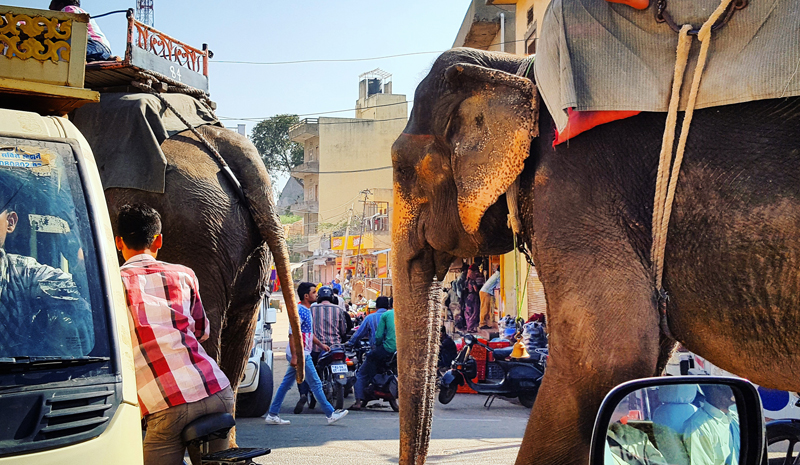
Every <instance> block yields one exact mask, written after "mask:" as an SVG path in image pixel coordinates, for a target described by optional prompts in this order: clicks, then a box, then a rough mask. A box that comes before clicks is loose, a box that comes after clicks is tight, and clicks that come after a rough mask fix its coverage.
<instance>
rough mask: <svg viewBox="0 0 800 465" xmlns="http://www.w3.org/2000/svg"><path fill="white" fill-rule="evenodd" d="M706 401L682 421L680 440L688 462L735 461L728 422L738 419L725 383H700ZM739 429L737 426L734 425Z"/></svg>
mask: <svg viewBox="0 0 800 465" xmlns="http://www.w3.org/2000/svg"><path fill="white" fill-rule="evenodd" d="M702 389H703V394H704V395H705V398H706V400H705V403H704V404H703V407H701V408H700V409H698V410H697V411H696V412H695V413H694V414H693V415H692V416H691V417H689V419H688V420H686V422H685V423H684V424H683V443H684V444H685V445H686V452H688V454H689V458H690V460H691V462H690V463H691V465H721V464H725V465H735V464H738V463H739V453H738V452H739V451H738V448H737V447H736V439H738V438H736V439H734V438H733V434H732V429H731V423H732V422H735V423H738V419H737V418H734V417H735V416H736V410H735V408H733V407H732V406H733V405H734V403H735V400H734V397H733V392H732V391H731V388H729V387H728V386H722V385H702ZM737 430H738V428H737Z"/></svg>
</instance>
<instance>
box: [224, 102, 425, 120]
mask: <svg viewBox="0 0 800 465" xmlns="http://www.w3.org/2000/svg"><path fill="white" fill-rule="evenodd" d="M413 102H414V101H413V100H406V101H404V102H395V103H385V104H383V105H373V106H371V107H364V108H348V109H346V110H331V111H318V112H316V113H304V114H302V115H294V116H297V117H298V118H301V117H303V116H314V115H329V114H331V113H344V112H345V111H357V110H370V109H372V108H381V107H391V106H394V105H403V104H408V103H413ZM273 116H277V115H273ZM269 118H272V116H264V117H260V118H259V117H255V116H253V117H249V118H233V117H229V116H220V117H219V119H221V120H223V119H224V120H240V121H263V120H265V119H269Z"/></svg>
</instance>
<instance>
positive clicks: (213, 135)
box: [105, 126, 302, 392]
mask: <svg viewBox="0 0 800 465" xmlns="http://www.w3.org/2000/svg"><path fill="white" fill-rule="evenodd" d="M198 130H199V131H200V132H201V134H203V135H204V137H206V138H207V139H209V140H210V141H211V143H212V144H214V145H215V146H216V148H217V150H218V151H219V153H220V154H221V155H222V157H223V158H224V159H225V161H226V163H228V165H229V166H230V168H231V170H232V171H233V172H234V173H235V175H236V176H237V178H238V179H239V182H240V183H241V184H242V189H243V191H244V193H245V196H246V198H247V204H244V203H243V202H241V201H240V200H239V197H238V194H237V193H236V190H234V188H233V186H232V184H231V182H230V181H229V180H228V179H227V178H226V177H225V176H224V174H223V173H222V171H221V170H220V167H219V165H218V164H217V163H216V161H215V160H214V159H213V158H212V156H211V154H210V153H208V150H207V149H206V148H205V147H204V146H203V145H202V144H201V143H200V141H199V140H198V139H197V137H196V136H195V135H194V134H192V133H191V132H190V131H184V132H182V133H179V134H177V135H175V136H173V137H171V138H169V139H167V140H165V141H164V142H163V143H162V144H161V148H162V150H163V152H164V155H165V156H166V158H167V164H168V165H167V171H166V187H165V191H164V193H163V194H159V193H153V192H145V191H141V190H135V189H119V188H112V189H106V191H105V195H106V201H107V203H108V209H109V213H110V214H111V220H112V224H114V225H115V227H116V217H117V214H118V212H119V208H120V207H121V206H123V205H125V204H129V203H130V204H132V203H146V204H148V205H150V206H152V207H153V208H155V209H156V210H158V211H159V213H160V214H161V219H162V231H163V233H164V246H163V248H162V249H161V251H160V252H159V255H158V258H159V260H164V261H167V262H173V263H180V264H182V265H185V266H188V267H190V268H192V269H193V270H194V272H195V273H196V274H197V278H198V280H199V282H200V295H201V298H202V299H203V306H204V307H205V309H206V313H207V315H208V319H209V322H210V324H211V337H209V339H208V340H207V341H206V342H204V343H203V347H204V348H205V349H206V351H207V352H208V354H209V355H210V356H211V357H213V358H215V359H216V360H217V361H218V362H219V364H220V368H221V369H222V371H223V372H224V373H225V375H226V376H227V377H228V379H229V380H230V382H231V388H232V389H233V390H234V392H235V390H236V388H237V387H238V385H239V381H240V380H241V377H242V374H243V373H244V368H245V366H246V363H247V357H248V353H249V352H250V349H251V346H252V342H253V335H254V332H255V324H256V319H255V316H256V312H257V310H258V305H259V303H260V301H261V298H262V296H263V295H264V292H265V290H266V283H267V280H268V279H269V270H270V260H269V252H270V251H271V252H272V255H273V257H274V258H275V268H276V270H277V272H278V277H279V279H280V282H281V284H282V289H283V295H284V298H285V300H286V307H287V313H288V314H289V320H290V323H291V325H292V329H293V334H300V332H299V325H300V320H299V317H298V315H297V298H296V297H295V296H294V295H295V291H294V289H293V286H294V284H293V283H292V278H291V272H290V269H289V253H288V250H287V248H286V241H285V239H284V232H283V227H282V226H281V223H280V219H279V218H278V214H277V211H276V210H275V203H274V201H273V199H272V193H271V185H270V181H269V176H268V174H267V171H266V168H265V167H264V164H263V162H262V161H261V158H260V157H259V155H258V152H257V150H256V148H255V147H254V146H253V145H252V144H251V143H250V141H249V140H248V139H247V138H246V137H244V136H241V135H239V134H237V133H235V132H233V131H230V130H228V129H225V128H220V127H215V126H203V127H201V128H199V129H198ZM292 344H296V347H301V346H300V345H299V344H300V341H299V339H298V338H293V339H292ZM294 347H295V346H293V348H294ZM301 350H302V349H301ZM298 363H300V362H298Z"/></svg>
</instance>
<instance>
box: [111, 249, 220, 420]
mask: <svg viewBox="0 0 800 465" xmlns="http://www.w3.org/2000/svg"><path fill="white" fill-rule="evenodd" d="M120 273H121V275H122V283H123V285H124V286H125V291H126V296H127V302H128V321H129V323H130V326H131V336H132V337H131V339H132V340H133V342H134V347H133V361H134V365H135V367H136V390H137V394H138V395H139V406H140V407H141V410H142V415H149V414H151V413H155V412H159V411H161V410H165V409H167V408H169V407H174V406H176V405H182V404H186V403H189V402H196V401H199V400H202V399H205V398H206V397H209V396H212V395H214V394H216V393H218V392H220V391H222V390H223V389H225V388H226V387H228V386H230V382H229V381H228V378H227V377H226V376H225V374H224V373H222V371H221V370H220V369H219V366H218V365H217V363H216V362H215V361H214V360H213V359H212V358H211V357H209V356H208V354H207V353H206V351H205V350H204V349H203V346H201V345H200V342H203V341H205V340H206V339H208V337H209V334H210V328H209V324H208V319H207V318H206V313H205V310H204V309H203V304H202V302H201V301H200V294H199V292H198V288H199V285H198V282H197V276H195V274H194V272H193V271H192V270H191V269H189V268H187V267H185V266H182V265H173V264H171V263H165V262H160V261H158V260H156V259H155V258H153V257H151V256H150V255H146V254H141V255H136V256H134V257H131V258H130V260H128V261H126V262H125V264H124V265H122V267H121V268H120Z"/></svg>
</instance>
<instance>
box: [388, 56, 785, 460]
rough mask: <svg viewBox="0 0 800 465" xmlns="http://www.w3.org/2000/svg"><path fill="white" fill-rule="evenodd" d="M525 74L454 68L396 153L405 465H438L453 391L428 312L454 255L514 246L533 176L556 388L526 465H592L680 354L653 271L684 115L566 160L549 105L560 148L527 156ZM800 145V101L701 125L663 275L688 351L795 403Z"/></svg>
mask: <svg viewBox="0 0 800 465" xmlns="http://www.w3.org/2000/svg"><path fill="white" fill-rule="evenodd" d="M520 60H521V58H520V57H515V56H511V55H506V54H500V53H493V52H483V51H478V50H471V49H454V50H451V51H448V52H446V53H444V54H443V55H441V56H440V57H439V58H438V59H437V61H436V62H435V63H434V65H433V67H432V69H431V71H430V73H429V74H428V76H427V77H426V78H425V79H424V80H423V81H422V83H421V84H420V85H419V87H418V88H417V91H416V94H415V97H414V102H415V103H414V109H413V111H412V114H411V118H410V120H409V122H408V125H407V126H406V129H405V131H404V133H403V134H402V135H401V136H400V137H399V138H398V139H397V141H396V142H395V144H394V146H393V153H392V157H393V165H394V170H395V174H394V183H395V186H394V188H395V211H394V215H395V217H394V226H393V228H394V230H393V240H394V246H393V253H394V255H395V257H394V260H395V261H394V264H395V265H394V267H395V272H394V273H395V277H396V281H395V286H396V289H395V295H396V296H397V297H396V305H395V306H396V309H397V314H396V318H397V328H398V335H397V341H398V350H399V357H398V359H399V360H400V367H399V368H400V413H401V427H400V432H401V444H400V463H401V464H404V465H405V464H421V463H424V461H425V457H424V456H425V453H426V451H427V444H428V439H429V434H430V424H431V413H432V412H431V409H432V397H431V396H433V394H434V393H435V392H434V388H433V387H432V381H431V377H430V373H431V370H432V369H433V367H431V366H425V362H424V361H425V360H435V356H434V357H431V356H430V353H431V352H432V353H434V354H435V351H436V350H437V348H436V347H435V345H431V344H429V343H428V341H430V339H431V338H430V337H429V334H427V333H426V331H429V330H430V328H431V327H432V326H433V325H430V324H427V323H426V321H427V320H428V319H429V317H430V316H429V315H425V314H424V312H420V309H424V308H428V306H427V300H428V299H427V293H428V291H429V289H430V286H431V281H432V279H433V277H434V276H438V278H439V279H442V278H443V277H444V274H445V273H446V271H447V268H448V266H449V265H450V263H451V262H452V260H453V259H454V258H455V257H469V256H475V255H482V254H498V253H504V252H508V251H510V250H511V249H512V237H511V233H510V231H509V230H508V228H507V226H506V215H507V214H508V208H507V206H506V199H505V196H504V195H502V194H498V193H502V192H504V191H505V190H506V189H508V187H509V185H510V184H511V182H513V181H514V179H515V178H516V179H518V180H519V182H520V189H519V200H518V207H519V210H520V214H521V219H522V223H523V229H524V231H523V237H524V239H525V240H526V241H527V242H528V245H529V246H530V247H531V250H532V251H533V253H534V261H535V263H536V265H537V272H538V274H539V277H540V278H541V280H542V283H543V285H544V290H545V297H546V299H547V319H548V330H549V331H550V334H549V343H550V358H549V361H548V366H547V373H546V375H545V377H544V381H543V384H542V386H541V389H540V391H539V394H538V398H537V400H536V403H535V405H534V407H533V409H532V412H531V417H530V421H529V423H528V427H527V429H526V431H525V436H524V439H523V442H522V447H521V450H520V452H519V455H518V458H517V463H518V464H529V463H536V464H567V463H569V464H581V463H586V462H587V460H588V449H589V440H590V435H591V431H592V427H593V422H594V417H595V415H596V413H597V409H598V408H599V405H600V402H601V401H602V399H603V397H604V396H605V395H606V393H608V391H609V390H610V389H611V388H612V387H613V386H615V385H617V384H619V383H621V382H624V381H627V380H630V379H634V378H640V377H646V376H653V375H656V374H659V371H660V369H661V368H663V366H664V365H665V363H666V360H667V357H668V356H669V354H670V352H671V349H672V348H673V346H674V343H675V341H673V340H672V339H669V338H668V337H667V336H666V335H664V334H662V333H661V331H660V329H659V321H660V319H659V314H658V310H657V296H656V289H655V286H654V277H653V274H652V272H651V263H650V245H651V242H652V239H651V218H652V214H653V198H654V191H655V177H656V171H657V166H658V158H659V151H660V146H661V139H662V135H663V131H664V123H665V119H666V114H662V113H642V114H640V115H638V116H635V117H632V118H628V119H624V120H620V121H615V122H612V123H608V124H605V125H602V126H599V127H596V128H594V129H592V130H591V131H588V132H586V133H584V134H581V135H579V136H577V137H575V138H574V139H571V140H570V141H568V142H567V143H564V144H560V145H558V146H556V147H554V146H553V138H554V135H555V125H554V123H553V120H552V118H551V117H550V115H549V114H548V113H547V110H546V108H545V107H544V105H540V106H539V111H538V113H539V114H538V119H539V123H538V124H539V134H541V135H540V136H539V137H535V138H530V139H529V140H530V141H531V142H530V150H529V151H519V150H515V147H518V146H519V143H520V141H521V140H524V134H522V133H521V131H515V130H514V129H513V127H511V126H515V127H517V128H520V129H522V130H527V129H529V128H532V126H531V123H532V122H534V121H535V120H536V118H537V116H536V115H535V114H530V113H531V112H532V111H533V110H532V109H533V108H535V105H534V103H532V102H531V100H534V99H536V98H538V97H536V96H535V91H533V92H532V91H531V83H530V81H528V80H527V79H523V78H520V77H517V76H515V75H514V74H515V73H516V71H517V69H518V67H519V65H520ZM526 83H527V84H526ZM526 86H527V87H526ZM526 98H527V99H530V100H529V101H527V102H526V101H525V99H526ZM534 113H535V112H534ZM510 123H511V124H510ZM798 139H800V99H798V98H788V99H780V100H762V101H756V102H749V103H743V104H737V105H728V106H722V107H717V108H710V109H703V110H698V111H697V112H696V113H695V115H694V120H693V122H692V126H691V133H690V135H689V139H688V143H687V147H686V155H685V159H684V162H683V167H682V169H681V173H680V178H679V182H678V187H677V193H676V197H675V201H674V206H673V213H672V217H671V221H670V225H669V235H668V238H667V242H666V256H665V269H664V287H665V289H666V290H667V291H668V292H669V295H670V300H669V302H668V307H667V321H668V325H669V328H670V332H671V333H672V335H673V336H674V337H675V339H677V341H678V342H680V343H682V344H683V345H684V346H685V347H687V348H688V349H689V350H691V351H693V352H695V353H697V354H699V355H701V356H703V357H705V358H707V359H708V360H710V361H711V362H712V363H714V364H715V365H717V366H720V367H721V368H724V369H726V370H728V371H731V372H733V373H736V374H738V375H740V376H743V377H745V378H748V379H750V380H752V381H753V382H755V383H758V384H760V385H762V386H766V387H772V388H777V389H784V390H798V389H800V381H798V380H799V379H800V377H798V375H800V363H798V362H800V348H798V346H797V345H796V344H794V342H795V341H797V340H798V336H800V304H799V303H798V302H800V300H799V298H800V148H799V147H798V142H797V141H798ZM515 157H516V159H514V160H509V159H508V158H515ZM517 176H518V177H517ZM475 178H479V179H481V178H487V179H483V180H482V181H483V182H482V183H481V182H475ZM464 199H470V200H469V201H466V202H465V201H464ZM475 199H477V200H475ZM487 205H488V207H487ZM476 225H477V227H476Z"/></svg>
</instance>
